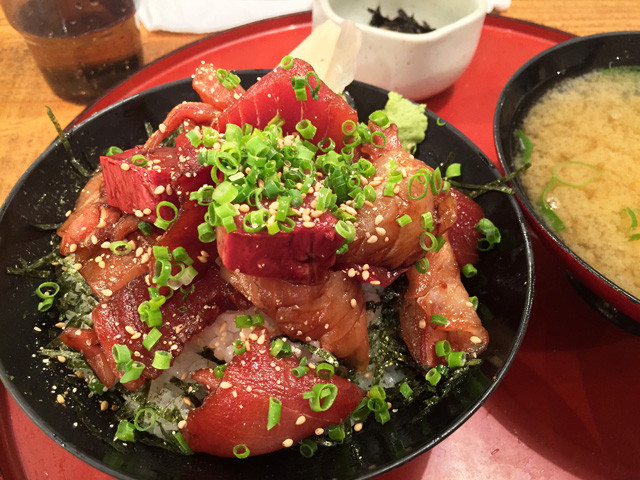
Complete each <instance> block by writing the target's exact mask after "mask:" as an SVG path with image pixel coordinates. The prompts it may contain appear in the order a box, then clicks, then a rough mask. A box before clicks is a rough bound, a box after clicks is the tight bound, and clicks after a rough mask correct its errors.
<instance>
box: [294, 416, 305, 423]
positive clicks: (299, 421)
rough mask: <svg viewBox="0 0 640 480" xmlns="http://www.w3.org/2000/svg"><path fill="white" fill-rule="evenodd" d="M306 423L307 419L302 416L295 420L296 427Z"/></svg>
mask: <svg viewBox="0 0 640 480" xmlns="http://www.w3.org/2000/svg"><path fill="white" fill-rule="evenodd" d="M306 421H307V417H305V416H304V415H300V416H299V417H298V418H297V420H296V425H302V424H303V423H304V422H306Z"/></svg>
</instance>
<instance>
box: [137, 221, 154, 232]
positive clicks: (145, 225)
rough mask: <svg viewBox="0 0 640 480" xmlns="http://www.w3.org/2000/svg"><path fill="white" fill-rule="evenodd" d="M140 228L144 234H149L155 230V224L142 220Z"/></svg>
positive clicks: (139, 224)
mask: <svg viewBox="0 0 640 480" xmlns="http://www.w3.org/2000/svg"><path fill="white" fill-rule="evenodd" d="M138 230H140V231H141V232H142V234H143V235H149V234H150V233H151V232H153V226H152V225H151V224H150V223H147V222H140V223H138Z"/></svg>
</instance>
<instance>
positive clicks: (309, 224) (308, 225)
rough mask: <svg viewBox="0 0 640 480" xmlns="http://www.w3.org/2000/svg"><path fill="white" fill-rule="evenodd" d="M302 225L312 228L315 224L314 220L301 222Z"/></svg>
mask: <svg viewBox="0 0 640 480" xmlns="http://www.w3.org/2000/svg"><path fill="white" fill-rule="evenodd" d="M302 226H303V227H306V228H313V227H315V226H316V224H315V223H314V222H302Z"/></svg>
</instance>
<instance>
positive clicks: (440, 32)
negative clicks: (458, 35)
mask: <svg viewBox="0 0 640 480" xmlns="http://www.w3.org/2000/svg"><path fill="white" fill-rule="evenodd" d="M331 1H332V0H316V1H315V2H314V6H313V8H314V10H315V9H316V8H320V9H322V10H323V11H324V13H325V14H326V15H327V17H328V18H329V19H330V20H333V21H334V22H336V23H337V24H338V25H339V24H341V23H342V22H343V21H344V20H349V21H352V22H353V23H355V24H356V25H357V27H358V28H359V29H360V30H361V31H362V32H363V33H368V34H372V35H378V36H380V37H381V38H383V39H387V40H402V41H404V42H409V43H422V42H428V41H437V40H440V39H442V38H444V37H445V36H446V35H448V34H449V33H451V32H454V31H456V30H459V29H461V28H463V27H466V26H469V25H471V24H473V23H475V22H476V21H479V20H481V19H484V17H485V16H486V0H470V1H471V2H473V3H474V4H475V8H474V9H473V10H472V11H471V12H470V13H468V14H466V15H464V16H463V17H460V18H459V19H457V20H456V21H454V22H451V23H448V24H446V25H444V26H442V27H438V28H436V29H434V30H432V31H431V32H427V33H404V32H395V31H393V30H385V29H382V28H378V27H372V26H370V25H367V24H365V23H360V22H356V21H355V20H352V19H350V18H345V17H342V16H340V15H338V14H337V13H336V12H335V10H334V9H333V8H332V7H331ZM348 1H352V0H348ZM316 6H317V7H316Z"/></svg>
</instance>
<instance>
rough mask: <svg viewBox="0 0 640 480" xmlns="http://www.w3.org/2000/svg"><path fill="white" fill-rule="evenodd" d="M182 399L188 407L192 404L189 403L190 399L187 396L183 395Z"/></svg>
mask: <svg viewBox="0 0 640 480" xmlns="http://www.w3.org/2000/svg"><path fill="white" fill-rule="evenodd" d="M182 401H183V403H184V404H185V405H188V406H189V407H190V406H191V405H192V404H191V400H190V399H189V397H184V398H183V399H182Z"/></svg>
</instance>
